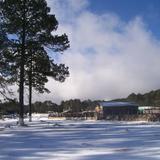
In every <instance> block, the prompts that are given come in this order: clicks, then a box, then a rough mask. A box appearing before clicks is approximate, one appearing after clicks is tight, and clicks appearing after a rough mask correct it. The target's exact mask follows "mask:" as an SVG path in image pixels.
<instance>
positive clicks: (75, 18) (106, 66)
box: [35, 0, 160, 102]
mask: <svg viewBox="0 0 160 160" xmlns="http://www.w3.org/2000/svg"><path fill="white" fill-rule="evenodd" d="M91 2H92V1H91V0H90V1H87V0H76V1H75V0H65V1H63V0H54V1H53V0H48V5H49V6H50V7H51V9H52V10H51V13H54V14H55V15H56V17H57V19H58V20H59V30H58V31H57V32H58V33H64V32H65V33H66V34H67V35H68V37H69V40H70V45H71V48H70V49H69V50H67V51H65V53H64V54H63V55H62V56H60V57H59V61H60V62H61V63H65V64H66V65H67V66H69V68H70V77H69V78H67V79H66V81H65V82H64V83H59V82H55V81H54V80H52V79H50V80H49V82H48V83H47V85H46V86H47V87H48V88H49V89H50V90H51V94H49V95H48V94H46V95H42V96H41V98H43V99H51V100H52V101H55V102H59V101H61V100H66V99H70V98H80V99H105V100H110V99H114V98H121V97H126V96H127V95H128V94H130V93H132V92H135V93H138V92H141V93H144V92H147V91H150V90H153V89H158V88H160V85H159V79H160V72H159V68H160V63H159V59H160V41H159V40H157V39H156V38H155V37H154V36H153V34H152V33H151V32H150V30H149V29H148V28H147V25H146V24H145V22H144V21H143V18H142V17H140V15H137V16H136V17H135V18H134V19H132V20H130V21H128V22H124V21H122V20H121V19H120V17H119V16H118V15H114V14H113V13H112V14H110V13H107V12H106V13H104V14H103V15H98V14H95V13H92V12H91V11H89V9H88V8H89V5H90V3H91ZM35 100H37V98H36V96H35Z"/></svg>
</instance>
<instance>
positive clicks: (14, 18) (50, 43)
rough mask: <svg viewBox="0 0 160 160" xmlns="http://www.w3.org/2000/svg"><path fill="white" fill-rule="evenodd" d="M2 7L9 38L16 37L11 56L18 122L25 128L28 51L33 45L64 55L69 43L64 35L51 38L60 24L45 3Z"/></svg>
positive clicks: (9, 1) (36, 0) (8, 1)
mask: <svg viewBox="0 0 160 160" xmlns="http://www.w3.org/2000/svg"><path fill="white" fill-rule="evenodd" d="M1 6H2V13H3V16H4V19H5V25H4V28H5V30H6V32H7V34H8V35H10V34H11V35H13V36H14V37H15V38H14V40H12V48H16V50H15V51H14V52H12V56H13V57H14V60H15V61H14V63H13V64H14V65H15V66H16V67H14V69H16V72H17V75H18V76H17V77H18V82H19V103H20V118H19V122H20V125H23V124H24V122H23V112H24V83H25V73H26V70H25V66H26V65H27V61H28V59H29V57H30V52H29V50H32V47H31V46H32V45H30V44H31V43H36V44H38V47H41V48H43V50H44V46H45V47H48V48H50V49H52V51H54V52H56V51H61V52H62V51H64V50H65V49H67V48H68V47H69V42H68V38H67V36H66V35H65V34H63V35H61V36H58V35H52V34H51V32H52V31H55V30H56V29H57V27H58V21H57V20H56V18H55V16H54V15H51V14H49V12H50V8H48V7H47V3H46V1H45V0H16V1H14V0H4V1H3V2H2V4H1ZM35 53H36V52H34V53H33V54H35ZM45 54H47V53H45ZM35 65H36V64H35ZM37 74H38V73H37ZM50 74H51V75H52V73H50ZM39 86H40V85H39Z"/></svg>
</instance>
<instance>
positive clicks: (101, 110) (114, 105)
mask: <svg viewBox="0 0 160 160" xmlns="http://www.w3.org/2000/svg"><path fill="white" fill-rule="evenodd" d="M95 110H96V112H97V119H106V118H107V117H110V116H123V115H134V114H137V113H138V105H137V104H135V103H132V102H99V105H98V106H97V107H96V109H95Z"/></svg>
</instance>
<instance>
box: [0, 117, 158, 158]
mask: <svg viewBox="0 0 160 160" xmlns="http://www.w3.org/2000/svg"><path fill="white" fill-rule="evenodd" d="M27 121H28V120H26V124H27V126H26V127H20V126H17V125H16V124H17V123H16V120H9V119H8V120H4V121H0V126H1V127H0V128H3V129H0V159H2V160H132V159H135V160H159V159H160V123H159V122H157V123H149V122H108V121H67V120H66V121H65V120H61V121H54V120H48V119H47V117H46V116H45V117H43V116H37V117H35V118H34V119H33V122H31V123H29V122H27Z"/></svg>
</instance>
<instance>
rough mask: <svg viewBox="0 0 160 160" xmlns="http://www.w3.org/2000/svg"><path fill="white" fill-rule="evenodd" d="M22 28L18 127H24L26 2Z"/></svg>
mask: <svg viewBox="0 0 160 160" xmlns="http://www.w3.org/2000/svg"><path fill="white" fill-rule="evenodd" d="M23 9H24V12H23V26H22V28H23V29H22V44H21V45H22V47H21V59H20V85H19V105H20V113H19V125H20V126H24V63H25V57H24V56H25V39H26V0H24V8H23Z"/></svg>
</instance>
